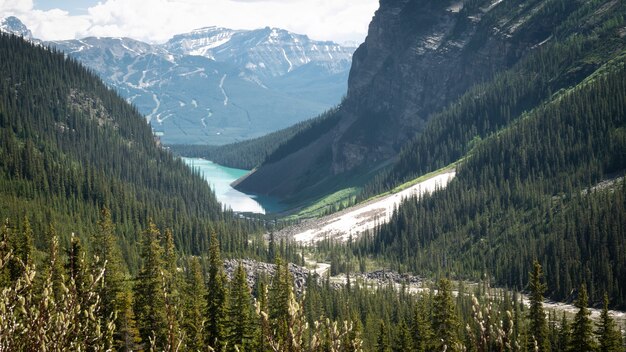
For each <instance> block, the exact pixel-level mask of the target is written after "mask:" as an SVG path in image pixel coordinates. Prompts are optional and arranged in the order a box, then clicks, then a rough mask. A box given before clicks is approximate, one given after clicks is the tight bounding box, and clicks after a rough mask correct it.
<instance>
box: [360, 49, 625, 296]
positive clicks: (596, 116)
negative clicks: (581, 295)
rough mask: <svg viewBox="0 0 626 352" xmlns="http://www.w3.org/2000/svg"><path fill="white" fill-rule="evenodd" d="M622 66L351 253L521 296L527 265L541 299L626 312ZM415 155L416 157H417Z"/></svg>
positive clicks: (476, 157) (527, 125)
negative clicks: (586, 300) (539, 277)
mask: <svg viewBox="0 0 626 352" xmlns="http://www.w3.org/2000/svg"><path fill="white" fill-rule="evenodd" d="M625 131H626V59H625V58H624V57H620V58H618V59H616V60H614V61H612V62H610V63H609V64H607V65H606V66H603V67H602V68H600V69H599V70H598V72H596V73H595V74H593V75H591V77H590V78H588V79H586V80H585V81H584V82H582V83H581V84H579V85H578V86H577V87H576V88H574V89H571V90H568V91H564V92H559V93H558V94H555V95H554V96H553V97H552V99H551V100H550V102H548V103H546V104H542V105H541V106H539V107H537V108H536V109H534V110H532V111H531V112H529V113H525V114H523V116H522V117H521V119H520V120H519V121H517V122H515V123H513V124H512V125H511V126H510V127H507V128H505V129H504V130H502V131H500V132H498V133H497V134H493V135H491V136H489V137H487V138H486V139H484V140H483V141H480V142H478V143H477V145H476V146H475V147H474V148H473V149H472V150H471V152H470V154H469V155H468V156H467V157H466V158H465V161H463V162H462V163H460V164H459V166H458V169H457V171H458V174H457V178H456V179H455V180H454V181H453V182H452V183H451V184H450V185H449V186H448V187H447V188H446V189H445V190H443V191H441V192H438V193H435V194H434V195H433V196H430V197H425V198H424V199H421V200H417V199H412V200H409V201H407V202H406V203H404V204H403V205H402V206H401V207H400V208H399V209H398V211H397V213H396V214H395V215H394V217H393V219H392V221H391V222H390V223H389V224H387V225H383V226H382V227H381V228H380V229H379V230H378V231H376V233H375V234H373V236H371V237H369V238H365V239H363V240H362V241H361V242H360V243H359V246H358V251H359V252H364V253H370V254H373V255H374V256H376V257H381V258H384V259H385V260H386V261H388V262H389V263H392V265H393V266H394V267H397V268H401V269H402V270H411V271H414V272H417V273H423V274H427V273H428V274H436V273H439V272H448V273H451V274H452V275H455V276H459V277H466V278H473V279H479V278H481V277H482V276H483V275H484V274H489V275H492V276H493V277H494V278H495V279H496V281H497V283H498V284H499V285H502V286H508V287H515V288H518V289H523V288H524V287H526V282H527V281H526V279H527V275H528V272H529V271H530V269H531V267H530V263H532V260H533V259H535V258H536V259H538V260H539V261H540V262H541V263H542V264H543V267H544V268H545V272H546V275H547V276H548V277H550V278H551V280H549V281H548V291H547V292H548V293H549V294H550V296H551V297H553V298H555V299H560V300H568V299H572V296H571V295H572V293H573V292H575V289H576V288H577V287H579V286H580V285H581V284H582V283H586V284H587V285H589V287H590V292H589V295H590V300H591V302H592V303H599V302H601V300H602V295H603V293H604V292H607V293H608V294H609V296H610V297H611V300H612V302H614V303H615V305H616V306H618V307H621V308H624V307H626V295H625V294H624V293H625V292H626V289H625V288H626V281H625V280H624V278H626V260H624V258H626V252H625V250H626V210H625V209H626V208H625V206H626V197H625V195H626V183H625V182H624V178H623V176H624V174H625V172H626V134H625ZM418 150H419V149H418Z"/></svg>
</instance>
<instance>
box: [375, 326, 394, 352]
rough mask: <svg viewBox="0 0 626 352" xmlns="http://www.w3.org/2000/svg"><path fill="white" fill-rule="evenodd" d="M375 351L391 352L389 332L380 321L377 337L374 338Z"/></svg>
mask: <svg viewBox="0 0 626 352" xmlns="http://www.w3.org/2000/svg"><path fill="white" fill-rule="evenodd" d="M376 351H377V352H391V346H390V345H389V331H388V330H387V325H385V322H384V321H382V320H381V321H380V328H379V330H378V337H377V338H376Z"/></svg>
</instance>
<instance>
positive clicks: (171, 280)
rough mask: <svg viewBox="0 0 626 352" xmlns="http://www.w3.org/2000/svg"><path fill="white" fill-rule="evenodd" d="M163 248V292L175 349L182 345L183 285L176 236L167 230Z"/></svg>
mask: <svg viewBox="0 0 626 352" xmlns="http://www.w3.org/2000/svg"><path fill="white" fill-rule="evenodd" d="M161 245H162V246H163V268H164V270H163V274H162V275H163V279H162V285H163V291H164V293H165V314H166V317H167V330H168V333H167V335H168V346H170V347H171V348H174V347H173V346H177V345H179V344H180V343H181V341H180V336H179V330H180V329H179V325H180V324H179V320H182V316H181V314H180V313H181V312H182V309H181V308H182V307H181V301H180V292H179V287H180V286H181V285H182V281H181V280H180V276H179V275H178V264H177V259H178V254H177V253H176V246H175V244H174V234H173V233H172V230H171V229H169V228H167V229H165V231H163V236H162V238H161Z"/></svg>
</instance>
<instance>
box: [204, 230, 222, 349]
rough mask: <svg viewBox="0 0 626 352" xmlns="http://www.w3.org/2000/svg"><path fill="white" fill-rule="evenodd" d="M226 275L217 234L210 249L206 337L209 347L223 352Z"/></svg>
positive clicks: (212, 235)
mask: <svg viewBox="0 0 626 352" xmlns="http://www.w3.org/2000/svg"><path fill="white" fill-rule="evenodd" d="M226 281H227V280H226V275H225V274H224V263H223V262H222V257H221V254H220V244H219V241H218V239H217V234H215V232H213V233H212V234H211V244H210V247H209V277H208V282H207V299H206V302H207V307H206V320H205V322H204V337H205V343H206V345H207V346H210V347H211V348H213V349H215V350H216V351H221V350H222V347H223V344H224V342H225V336H226V332H225V331H224V329H225V327H224V324H225V319H226Z"/></svg>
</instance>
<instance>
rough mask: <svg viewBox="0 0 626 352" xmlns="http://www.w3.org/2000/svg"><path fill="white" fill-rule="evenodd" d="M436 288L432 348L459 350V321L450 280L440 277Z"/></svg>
mask: <svg viewBox="0 0 626 352" xmlns="http://www.w3.org/2000/svg"><path fill="white" fill-rule="evenodd" d="M438 289H439V290H438V291H437V294H436V295H435V298H434V301H433V318H432V325H433V333H434V341H433V342H434V348H435V350H437V351H444V350H445V351H460V350H461V343H460V340H459V335H458V334H459V332H458V330H459V322H458V317H457V314H456V311H455V306H454V300H453V297H452V287H451V284H450V281H449V280H448V279H441V280H440V281H439V287H438Z"/></svg>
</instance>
